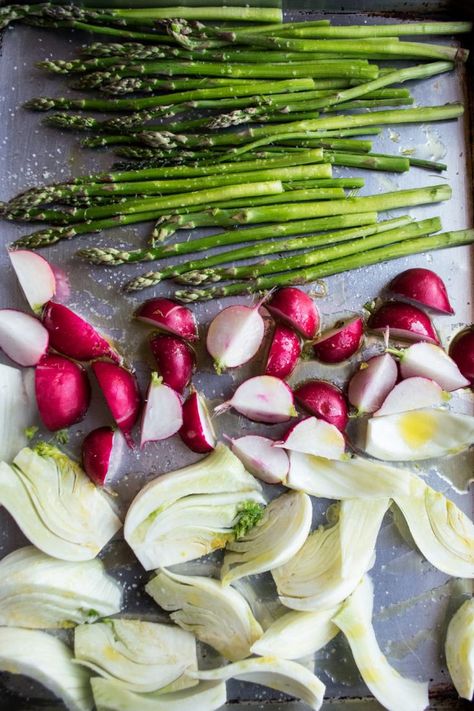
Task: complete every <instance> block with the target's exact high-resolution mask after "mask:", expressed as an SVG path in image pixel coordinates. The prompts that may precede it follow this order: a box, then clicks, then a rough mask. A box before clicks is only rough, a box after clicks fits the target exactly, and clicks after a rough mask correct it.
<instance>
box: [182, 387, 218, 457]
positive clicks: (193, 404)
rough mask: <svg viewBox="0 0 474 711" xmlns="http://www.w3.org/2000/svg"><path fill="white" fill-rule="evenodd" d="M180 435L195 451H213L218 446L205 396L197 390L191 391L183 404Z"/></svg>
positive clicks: (202, 452)
mask: <svg viewBox="0 0 474 711" xmlns="http://www.w3.org/2000/svg"><path fill="white" fill-rule="evenodd" d="M179 436H180V437H181V439H182V440H183V442H184V444H186V445H187V446H188V447H189V449H191V450H192V451H193V452H199V453H201V454H204V453H205V452H212V450H213V449H214V447H215V446H216V435H215V432H214V428H213V426H212V422H211V417H210V415H209V412H208V409H207V406H206V403H205V401H204V398H203V397H202V396H201V395H199V393H197V392H193V393H191V395H190V396H189V397H188V399H187V400H186V402H185V403H184V405H183V426H182V427H181V429H180V431H179Z"/></svg>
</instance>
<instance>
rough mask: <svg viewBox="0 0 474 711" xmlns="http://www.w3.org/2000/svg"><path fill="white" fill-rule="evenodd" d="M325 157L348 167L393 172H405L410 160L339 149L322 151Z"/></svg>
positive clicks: (336, 163)
mask: <svg viewBox="0 0 474 711" xmlns="http://www.w3.org/2000/svg"><path fill="white" fill-rule="evenodd" d="M324 156H325V159H326V160H327V161H328V163H332V164H333V165H343V166H346V167H349V168H365V169H367V170H385V171H391V172H394V173H405V172H406V171H407V170H409V169H410V161H409V159H408V158H405V157H404V156H388V155H380V154H376V155H373V154H365V153H342V152H339V151H328V150H325V151H324Z"/></svg>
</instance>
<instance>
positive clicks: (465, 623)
mask: <svg viewBox="0 0 474 711" xmlns="http://www.w3.org/2000/svg"><path fill="white" fill-rule="evenodd" d="M445 651H446V661H447V663H448V669H449V673H450V675H451V679H452V682H453V684H454V686H455V687H456V691H457V692H458V694H459V696H460V697H461V698H463V699H468V700H469V701H470V700H471V699H472V695H473V694H474V598H471V599H470V600H466V601H465V602H464V603H463V604H462V605H461V607H460V608H459V610H458V611H457V612H456V613H455V614H454V615H453V617H452V618H451V621H450V623H449V625H448V632H447V634H446V645H445Z"/></svg>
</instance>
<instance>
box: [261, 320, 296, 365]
mask: <svg viewBox="0 0 474 711" xmlns="http://www.w3.org/2000/svg"><path fill="white" fill-rule="evenodd" d="M300 355H301V340H300V337H299V336H298V334H296V333H295V332H294V331H292V330H291V328H288V326H285V325H284V324H281V323H277V324H276V326H275V330H274V331H273V336H272V341H271V343H270V349H269V351H268V356H267V363H266V366H265V375H273V376H274V377H275V378H282V379H284V378H287V377H288V376H289V375H291V373H292V372H293V371H294V369H295V368H296V365H297V363H298V359H299V357H300Z"/></svg>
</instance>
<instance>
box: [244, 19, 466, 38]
mask: <svg viewBox="0 0 474 711" xmlns="http://www.w3.org/2000/svg"><path fill="white" fill-rule="evenodd" d="M290 24H291V23H287V24H284V25H282V26H281V29H280V30H279V31H278V34H279V35H281V36H285V37H311V38H313V39H315V38H319V39H331V38H340V39H343V38H347V39H357V38H362V37H363V38H365V37H398V36H401V35H409V36H415V35H454V34H462V33H465V32H471V29H472V22H404V23H403V24H388V25H343V26H341V27H335V26H334V25H331V26H330V27H324V26H323V27H322V26H312V25H311V24H310V23H306V22H298V23H294V24H293V25H292V26H291V27H290ZM255 29H256V30H257V31H258V32H259V34H260V33H261V32H265V29H264V28H255Z"/></svg>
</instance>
